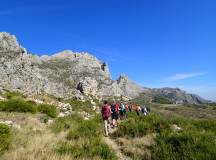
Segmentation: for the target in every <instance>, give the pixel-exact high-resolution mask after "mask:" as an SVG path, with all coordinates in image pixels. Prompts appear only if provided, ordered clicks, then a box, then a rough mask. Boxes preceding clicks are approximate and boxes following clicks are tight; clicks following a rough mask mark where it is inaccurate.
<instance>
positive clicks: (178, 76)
mask: <svg viewBox="0 0 216 160" xmlns="http://www.w3.org/2000/svg"><path fill="white" fill-rule="evenodd" d="M203 75H205V73H204V72H194V73H178V74H175V75H173V76H170V77H167V78H165V79H164V80H163V82H173V81H179V80H184V79H188V78H193V77H198V76H203Z"/></svg>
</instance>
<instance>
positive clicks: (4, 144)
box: [0, 124, 11, 155]
mask: <svg viewBox="0 0 216 160" xmlns="http://www.w3.org/2000/svg"><path fill="white" fill-rule="evenodd" d="M10 143H11V131H10V128H9V127H8V126H7V125H4V124H0V155H1V154H2V153H3V152H4V151H5V150H7V149H9V146H10Z"/></svg>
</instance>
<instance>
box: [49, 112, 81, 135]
mask: <svg viewBox="0 0 216 160" xmlns="http://www.w3.org/2000/svg"><path fill="white" fill-rule="evenodd" d="M80 122H82V118H81V117H80V116H78V115H76V114H74V115H70V116H66V117H61V118H58V119H56V120H55V121H54V123H53V124H52V125H51V129H52V131H53V132H55V133H59V132H61V131H65V130H70V129H72V128H74V127H75V126H77V125H79V123H80Z"/></svg>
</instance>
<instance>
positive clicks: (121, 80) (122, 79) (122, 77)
mask: <svg viewBox="0 0 216 160" xmlns="http://www.w3.org/2000/svg"><path fill="white" fill-rule="evenodd" d="M129 81H130V80H129V78H128V76H127V75H126V74H121V75H120V76H119V78H118V79H117V82H118V83H127V82H129Z"/></svg>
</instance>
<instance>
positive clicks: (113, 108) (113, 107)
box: [111, 105, 116, 113]
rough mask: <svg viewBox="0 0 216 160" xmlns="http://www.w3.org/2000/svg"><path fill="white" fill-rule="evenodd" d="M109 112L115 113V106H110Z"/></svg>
mask: <svg viewBox="0 0 216 160" xmlns="http://www.w3.org/2000/svg"><path fill="white" fill-rule="evenodd" d="M111 111H112V113H116V107H115V105H112V106H111Z"/></svg>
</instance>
